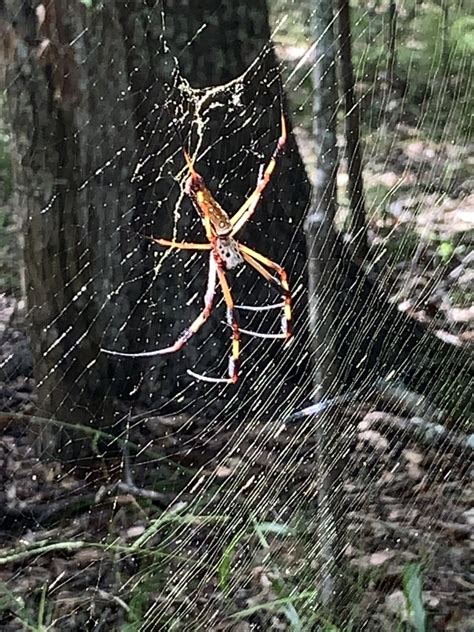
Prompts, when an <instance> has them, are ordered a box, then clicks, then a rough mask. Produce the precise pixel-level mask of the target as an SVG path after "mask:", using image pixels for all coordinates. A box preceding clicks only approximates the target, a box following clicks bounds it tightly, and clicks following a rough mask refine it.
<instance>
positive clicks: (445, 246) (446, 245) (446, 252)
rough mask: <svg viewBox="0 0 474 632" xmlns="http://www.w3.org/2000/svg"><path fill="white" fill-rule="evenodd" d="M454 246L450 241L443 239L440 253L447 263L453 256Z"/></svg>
mask: <svg viewBox="0 0 474 632" xmlns="http://www.w3.org/2000/svg"><path fill="white" fill-rule="evenodd" d="M453 252H454V246H453V244H452V243H451V242H450V241H443V242H441V243H440V245H439V246H438V254H439V256H440V257H441V259H442V260H443V261H444V262H445V263H447V262H448V261H449V260H450V259H451V257H452V256H453Z"/></svg>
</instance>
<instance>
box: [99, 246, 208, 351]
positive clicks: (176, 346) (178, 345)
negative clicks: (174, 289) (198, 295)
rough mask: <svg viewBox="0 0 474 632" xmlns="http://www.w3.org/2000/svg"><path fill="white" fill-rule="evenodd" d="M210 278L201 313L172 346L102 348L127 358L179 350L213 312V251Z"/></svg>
mask: <svg viewBox="0 0 474 632" xmlns="http://www.w3.org/2000/svg"><path fill="white" fill-rule="evenodd" d="M209 259H210V260H209V278H208V282H207V290H206V294H205V296H204V308H203V310H202V311H201V313H200V314H199V316H198V317H197V318H196V319H195V320H193V322H192V323H191V325H189V327H187V328H186V329H185V330H184V331H183V332H182V334H181V335H180V336H179V338H178V339H177V340H176V342H175V343H174V344H172V345H171V346H170V347H165V348H164V349H157V350H155V351H142V352H140V353H122V352H121V351H111V350H109V349H102V351H103V352H104V353H107V354H109V355H116V356H122V357H126V358H147V357H152V356H157V355H165V354H167V353H174V352H175V351H179V350H180V349H181V348H182V347H184V345H185V344H186V343H187V342H188V340H189V339H190V338H192V336H194V334H195V333H197V332H198V331H199V329H201V327H202V326H203V325H204V323H205V322H206V320H207V319H208V318H209V316H210V315H211V312H212V307H213V304H214V296H215V294H216V273H217V264H216V262H215V259H214V256H213V254H212V253H211V255H210V258H209Z"/></svg>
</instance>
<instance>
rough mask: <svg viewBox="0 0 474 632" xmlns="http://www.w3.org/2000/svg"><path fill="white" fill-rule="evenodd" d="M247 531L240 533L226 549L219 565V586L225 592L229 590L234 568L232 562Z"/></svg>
mask: <svg viewBox="0 0 474 632" xmlns="http://www.w3.org/2000/svg"><path fill="white" fill-rule="evenodd" d="M244 534H245V531H239V532H238V533H236V534H235V535H234V537H233V538H232V540H231V541H230V543H229V545H228V546H227V547H226V549H225V551H224V553H223V554H222V558H221V561H220V563H219V585H220V587H221V589H222V590H223V591H226V590H227V586H228V583H229V576H230V568H231V566H232V560H233V558H234V554H235V550H236V548H237V545H238V544H239V542H240V540H241V539H242V538H243V536H244Z"/></svg>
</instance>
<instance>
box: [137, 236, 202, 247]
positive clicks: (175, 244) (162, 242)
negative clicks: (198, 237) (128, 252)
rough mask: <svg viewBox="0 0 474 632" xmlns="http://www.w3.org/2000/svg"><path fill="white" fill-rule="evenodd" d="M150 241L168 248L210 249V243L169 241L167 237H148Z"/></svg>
mask: <svg viewBox="0 0 474 632" xmlns="http://www.w3.org/2000/svg"><path fill="white" fill-rule="evenodd" d="M149 239H150V241H153V242H155V244H158V245H160V246H168V247H170V248H179V249H180V250H210V249H211V244H192V243H189V242H187V241H170V240H169V239H157V238H156V237H149Z"/></svg>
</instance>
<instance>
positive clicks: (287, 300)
mask: <svg viewBox="0 0 474 632" xmlns="http://www.w3.org/2000/svg"><path fill="white" fill-rule="evenodd" d="M239 250H240V252H241V254H242V257H243V258H244V260H245V261H246V262H247V263H248V264H250V265H251V266H252V267H253V268H255V270H257V272H259V273H260V274H261V275H262V276H263V277H264V278H265V279H267V281H269V282H270V283H272V284H273V285H276V286H277V287H278V289H280V290H283V294H284V306H283V311H284V321H283V322H284V333H285V334H286V337H287V338H290V336H292V335H293V327H292V322H293V314H292V309H291V292H290V287H289V285H288V277H287V275H286V272H285V270H284V268H282V267H281V266H280V265H278V263H275V262H274V261H272V260H271V259H268V258H267V257H264V256H263V255H261V254H260V253H259V252H257V251H256V250H252V249H251V248H248V247H247V246H244V245H242V244H239ZM262 264H264V265H266V266H267V267H268V268H271V269H272V270H275V272H276V273H277V274H278V276H279V277H280V280H277V279H276V278H275V277H274V276H273V275H272V274H270V272H268V270H266V269H265V268H264V267H263V265H262Z"/></svg>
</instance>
